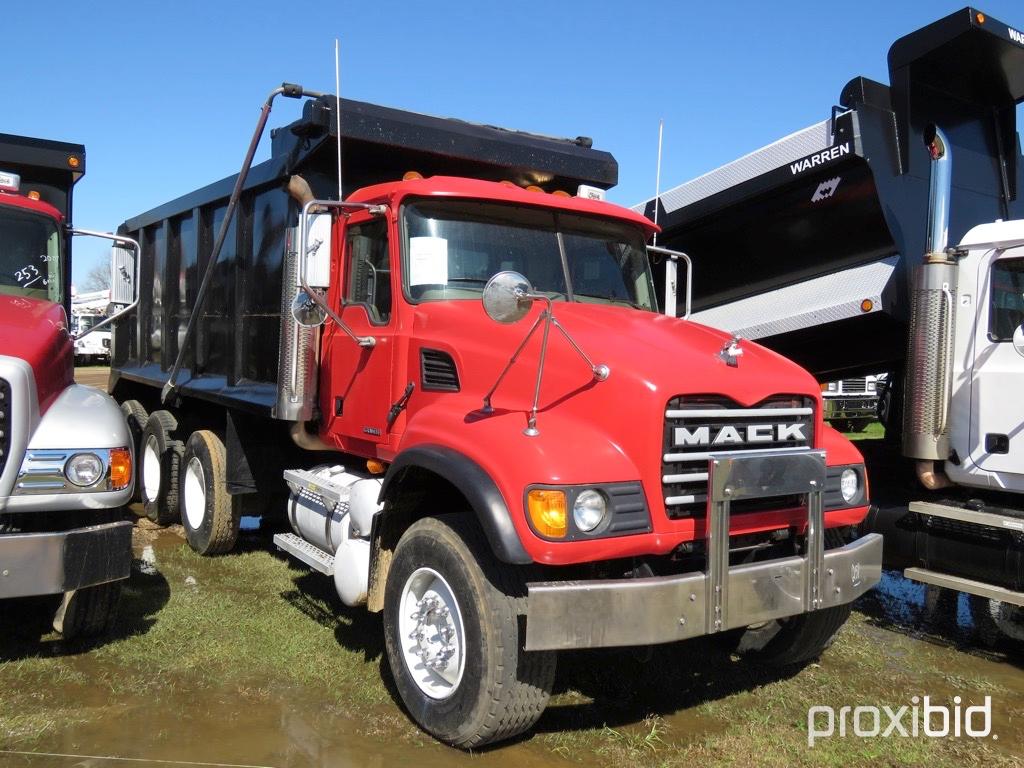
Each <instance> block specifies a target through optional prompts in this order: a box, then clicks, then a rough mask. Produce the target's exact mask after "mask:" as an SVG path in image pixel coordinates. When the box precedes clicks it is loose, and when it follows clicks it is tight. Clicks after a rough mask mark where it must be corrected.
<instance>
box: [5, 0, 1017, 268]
mask: <svg viewBox="0 0 1024 768" xmlns="http://www.w3.org/2000/svg"><path fill="white" fill-rule="evenodd" d="M961 7H963V2H962V0H961V1H960V2H956V1H954V0H930V1H929V2H924V1H923V0H918V1H917V2H909V1H908V2H893V0H888V2H881V1H878V0H860V2H857V3H821V2H808V1H806V0H800V1H798V2H797V1H795V2H788V3H783V2H763V1H762V2H754V1H752V0H734V1H732V2H730V1H729V0H721V1H720V2H718V3H715V4H706V3H697V2H690V1H689V0H677V1H676V2H667V1H666V2H648V1H646V0H634V2H629V3H627V2H589V3H579V2H574V3H559V2H554V1H553V0H547V2H535V1H534V0H517V1H516V2H503V3H489V2H446V1H445V0H432V2H429V3H428V2H421V3H403V2H393V3H370V2H360V3H354V2H349V1H348V0H345V1H344V2H329V3H317V4H312V5H311V4H301V3H283V2H266V1H265V0H247V1H246V2H215V1H214V0H206V2H194V1H193V0H177V1H176V2H173V3H169V2H159V3H157V2H148V1H142V2H139V1H135V2H102V3H83V2H68V1H66V0H57V1H55V2H49V3H7V4H5V8H4V13H3V16H4V21H3V25H2V30H0V47H2V50H3V59H4V89H3V92H4V95H3V97H0V132H5V133H18V134H26V135H30V136H40V137H46V138H54V139H61V140H65V141H75V142H81V143H84V144H85V145H86V151H87V154H88V172H87V174H86V176H85V178H84V179H83V181H82V182H81V183H80V184H79V186H78V188H77V191H76V211H75V216H74V220H75V223H76V224H77V225H79V226H83V227H89V228H93V229H104V230H112V229H114V228H116V227H117V225H118V224H120V223H121V222H122V221H124V220H125V219H126V218H128V217H130V216H133V215H135V214H137V213H141V212H142V211H145V210H148V209H149V208H151V207H153V206H155V205H157V204H159V203H161V202H165V201H167V200H170V199H172V198H173V197H176V196H178V195H180V194H182V193H185V192H187V191H189V190H192V189H194V188H196V187H199V186H202V185H204V184H206V183H208V182H210V181H214V180H216V179H219V178H221V177H223V176H226V175H229V174H231V173H234V172H236V171H237V169H238V166H239V165H240V163H241V160H242V157H243V155H244V153H245V149H246V146H247V142H248V140H249V137H250V135H251V133H252V130H253V127H254V125H255V121H256V118H257V115H258V110H259V106H260V104H261V103H262V101H263V99H264V98H265V96H266V94H267V92H268V91H269V90H270V89H271V88H273V87H274V86H275V85H277V84H279V83H280V82H281V81H282V80H288V81H291V82H298V83H301V84H303V85H305V86H306V87H308V88H313V89H318V90H333V87H334V73H333V66H334V53H333V46H334V38H335V37H339V38H340V39H341V45H342V95H343V96H345V97H348V98H353V99H359V100H363V101H371V102H375V103H379V104H386V105H388V106H394V107H399V108H402V109H409V110H414V111H420V112H426V113H430V114H435V115H444V116H453V117H459V118H463V119H467V120H472V121H478V122H486V123H492V124H497V125H502V126H506V127H510V128H519V129H523V130H530V131H536V132H540V133H547V134H553V135H563V136H577V135H581V134H582V135H587V136H591V137H593V138H594V145H595V146H596V147H599V148H601V149H606V150H609V151H611V152H612V153H613V154H614V155H615V156H616V158H617V159H618V161H619V178H620V182H619V185H618V186H617V187H616V188H615V189H613V190H612V191H611V193H610V195H609V198H610V199H611V200H613V201H615V202H619V203H623V204H626V205H629V204H632V203H635V202H638V201H640V200H642V199H645V198H648V197H651V196H652V195H653V193H654V179H655V164H656V157H657V133H658V120H659V119H664V120H665V148H664V157H663V166H662V188H663V189H665V188H668V187H671V186H674V185H676V184H679V183H681V182H683V181H685V180H687V179H690V178H692V177H693V176H696V175H698V174H700V173H703V172H705V171H708V170H710V169H712V168H714V167H716V166H718V165H720V164H722V163H724V162H727V161H729V160H732V159H734V158H736V157H738V156H740V155H742V154H745V153H747V152H749V151H751V150H752V149H755V148H757V147H759V146H762V145H764V144H767V143H769V142H772V141H774V140H776V139H778V138H781V137H782V136H783V135H785V134H788V133H791V132H792V131H794V130H797V129H799V128H803V127H805V126H807V125H810V124H811V123H813V122H816V121H819V120H822V119H824V118H826V117H827V116H828V114H829V109H830V107H831V105H832V104H833V103H835V101H836V100H837V99H838V96H839V92H840V89H841V88H842V87H843V85H844V84H845V83H846V82H847V81H848V80H849V79H850V78H852V77H854V76H856V75H865V76H867V77H870V78H873V79H876V80H880V81H881V82H888V70H887V67H886V58H885V57H886V52H887V51H888V49H889V45H890V44H891V43H892V42H893V41H894V40H895V39H896V38H897V37H899V36H901V35H903V34H906V33H908V32H910V31H912V30H914V29H917V28H918V27H920V26H923V25H924V24H926V23H928V22H930V21H933V20H935V19H938V18H940V17H942V16H945V15H947V14H948V13H951V12H953V11H955V10H957V9H959V8H961ZM979 7H980V10H983V11H984V12H985V13H987V14H989V15H990V16H993V17H995V18H998V19H1000V20H1001V21H1004V22H1007V23H1009V24H1011V25H1014V26H1016V27H1017V28H1024V4H1021V2H1020V0H990V2H987V3H985V4H983V5H981V6H979ZM298 112H299V106H298V105H297V104H296V103H295V102H291V101H281V100H279V101H278V105H277V106H276V107H275V110H274V113H273V114H272V115H271V119H270V126H275V125H281V124H284V123H286V122H289V121H290V120H292V119H294V118H295V117H296V116H297V114H298ZM269 144H270V142H269V136H266V137H265V140H264V143H263V144H261V147H260V152H259V154H258V155H257V159H258V160H259V159H262V158H265V157H267V155H268V154H269ZM87 245H88V246H89V247H82V246H87ZM76 249H77V250H76V264H75V268H74V275H75V277H76V278H78V279H80V278H81V276H83V275H84V274H85V272H86V271H87V270H88V268H89V267H90V266H92V265H93V264H95V263H96V262H97V261H105V260H106V249H105V247H104V246H99V245H96V246H92V245H91V244H87V243H85V242H83V241H79V242H78V243H77V244H76Z"/></svg>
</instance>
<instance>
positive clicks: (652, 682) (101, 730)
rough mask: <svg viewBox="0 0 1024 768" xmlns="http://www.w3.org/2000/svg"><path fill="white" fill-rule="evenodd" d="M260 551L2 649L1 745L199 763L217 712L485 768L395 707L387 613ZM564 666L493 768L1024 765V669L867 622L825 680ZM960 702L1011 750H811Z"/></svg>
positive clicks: (201, 563) (644, 661) (661, 663)
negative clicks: (847, 714) (836, 713)
mask: <svg viewBox="0 0 1024 768" xmlns="http://www.w3.org/2000/svg"><path fill="white" fill-rule="evenodd" d="M167 538H168V534H164V536H163V538H162V539H161V542H164V541H165V540H166V539H167ZM247 547H248V551H243V552H242V553H240V554H235V555H231V556H226V557H220V558H213V559H203V558H199V557H198V556H196V555H194V554H193V553H192V552H191V551H189V550H188V549H187V547H185V546H184V545H183V544H177V543H175V544H172V545H171V546H166V545H164V544H161V545H158V547H157V563H158V567H159V573H157V574H154V575H148V576H147V575H143V574H141V573H138V572H133V575H132V578H131V580H130V582H129V584H128V587H127V590H126V593H125V598H124V601H123V605H122V614H121V619H120V621H119V624H118V626H117V627H116V630H115V633H114V638H113V639H112V640H110V641H109V642H106V643H104V644H99V645H96V646H95V647H90V646H87V645H75V644H65V643H62V642H61V641H60V640H59V639H58V638H56V637H55V636H53V635H47V636H45V637H44V638H43V639H42V641H41V642H39V641H38V640H37V638H36V637H35V636H34V633H33V632H31V631H29V629H28V623H27V622H26V621H20V620H19V621H18V622H17V623H16V624H17V626H18V629H17V630H16V632H15V635H14V636H13V637H10V636H8V637H7V638H6V639H5V640H3V641H0V749H30V750H45V749H49V748H52V747H53V745H55V744H57V745H65V744H69V743H70V744H73V745H78V746H77V748H78V749H80V750H83V751H84V752H90V750H92V749H95V750H100V749H102V748H104V747H103V744H104V743H105V742H104V739H106V738H107V736H106V734H108V732H109V733H113V731H112V730H109V731H108V729H113V728H121V727H122V725H121V723H120V720H121V719H124V720H126V721H129V722H130V723H131V726H130V727H132V728H138V729H140V731H139V739H140V742H139V743H140V744H142V745H143V746H142V747H140V749H142V748H143V747H145V748H146V749H152V750H156V749H158V748H160V749H165V750H170V752H169V753H170V754H175V755H180V754H182V753H181V752H180V749H182V748H184V747H183V746H182V744H183V742H182V741H181V739H180V738H179V737H178V736H177V729H178V728H179V727H183V726H180V725H179V723H178V722H177V720H178V719H179V718H180V717H181V715H180V714H179V713H180V711H181V709H182V706H183V704H182V703H183V702H189V703H193V705H194V706H195V707H197V708H198V710H200V711H202V712H214V713H217V712H221V711H225V710H230V711H232V712H234V711H238V712H242V713H243V719H241V720H239V721H238V722H235V721H231V723H230V724H229V725H230V727H231V728H233V729H234V730H233V731H231V733H236V734H240V735H239V736H238V738H239V739H245V740H251V739H250V737H249V735H247V733H248V732H247V730H246V729H247V728H249V727H250V725H249V721H248V720H247V719H246V718H245V717H244V713H247V712H248V713H250V717H251V721H252V722H259V723H269V725H267V726H265V728H269V729H270V730H271V731H273V730H274V729H275V728H278V727H280V728H281V729H282V732H281V734H280V736H279V738H280V739H281V740H282V742H288V740H289V739H290V740H292V741H294V739H295V738H297V737H296V736H295V735H294V728H291V730H288V732H287V733H286V732H285V730H286V729H285V728H284V725H283V723H285V721H287V722H288V723H292V722H293V720H294V718H295V717H299V716H302V717H304V718H306V719H307V720H308V721H309V722H310V723H312V724H313V725H312V726H311V727H310V728H311V730H319V731H320V732H321V733H323V734H324V735H323V737H322V738H323V739H325V740H330V739H334V740H336V741H338V742H339V743H344V744H346V745H348V746H347V747H346V748H348V749H351V750H357V751H358V750H359V749H361V748H362V747H360V746H359V745H374V746H373V747H372V748H373V749H375V750H376V749H389V750H391V752H388V753H386V754H387V755H390V756H391V760H392V761H393V760H404V759H405V758H409V759H416V757H415V754H419V753H421V752H423V751H424V750H425V752H423V754H428V753H429V755H432V756H434V758H437V760H441V759H443V760H444V761H445V762H446V763H449V762H454V763H458V762H460V761H465V762H467V763H468V761H469V760H470V759H472V758H470V757H469V756H463V755H461V754H459V753H456V752H454V751H451V750H447V749H446V748H443V747H440V746H439V745H436V744H435V743H433V742H432V741H431V740H429V739H428V738H426V737H424V736H423V735H422V734H421V733H420V732H419V731H418V730H417V729H416V728H415V727H414V726H412V725H411V724H410V721H409V720H408V718H407V716H406V715H405V714H404V713H403V712H402V710H401V708H400V707H399V706H398V704H396V703H395V699H394V695H393V693H392V691H391V689H390V687H389V686H390V681H389V675H388V673H387V671H386V664H384V663H382V656H383V642H382V638H381V627H380V620H379V618H378V617H377V616H373V615H370V614H368V613H366V612H365V611H362V610H348V609H344V608H341V607H340V606H339V603H338V601H337V598H336V597H335V596H334V595H333V585H332V583H331V581H330V579H325V578H323V577H321V576H319V575H318V574H311V573H309V572H307V571H305V570H304V569H301V568H297V567H295V566H292V565H290V564H289V563H288V562H287V561H285V560H283V559H281V558H280V557H278V556H275V555H273V554H271V553H270V552H269V551H267V550H268V549H269V547H268V542H267V541H266V540H265V539H257V540H255V542H253V541H251V540H250V541H249V542H248V543H247ZM2 618H5V619H7V620H10V619H11V614H10V612H9V611H8V613H7V614H6V615H5V616H4V617H2ZM7 626H13V624H11V623H10V621H8V623H7ZM559 664H560V667H559V676H558V680H557V682H556V690H555V692H554V696H553V698H552V702H551V706H550V707H549V709H548V711H547V713H545V715H544V716H543V717H542V719H541V720H540V722H539V723H538V725H537V728H536V729H535V732H534V733H533V734H532V735H531V736H529V737H527V738H526V739H524V740H522V741H520V742H519V743H516V744H513V745H510V746H505V747H501V748H499V749H497V750H494V751H491V752H490V753H489V755H488V757H487V759H488V760H490V761H492V762H494V763H498V764H500V763H507V764H508V765H510V766H512V765H520V764H534V763H537V762H540V763H544V764H550V763H556V764H557V763H562V764H580V765H588V766H591V765H593V766H608V767H609V768H611V767H612V766H615V767H618V766H624V765H629V766H638V767H640V768H647V767H648V766H649V767H651V768H654V767H655V766H666V767H669V768H674V767H676V766H678V767H679V768H682V766H688V765H735V766H744V767H745V766H751V765H768V766H803V765H807V766H810V765H835V766H857V765H865V766H867V765H872V766H874V765H928V766H929V768H943V767H944V766H949V767H950V768H963V766H970V765H986V766H999V765H1012V764H1014V759H1013V757H1012V753H1010V752H1007V751H1006V750H1007V749H1012V741H1009V737H1010V736H1012V735H1013V731H1012V730H1011V731H1009V732H1006V731H1005V729H1006V728H1008V727H1010V726H1008V725H1007V721H1006V718H1005V715H1007V714H1008V713H1007V712H1004V711H1002V710H998V707H1000V706H1001V707H1004V708H1005V707H1007V706H1010V707H1011V708H1012V706H1013V705H1014V702H1015V706H1016V708H1018V709H1019V708H1020V707H1021V701H1020V700H1019V695H1020V690H1021V686H1020V684H1019V681H1018V682H1017V683H1015V684H1014V685H1013V686H1010V687H1006V686H1005V685H1003V684H1002V683H1001V682H1000V677H999V676H1000V675H1005V674H1019V670H1012V671H1011V672H1009V673H1008V672H1007V669H1006V667H1005V665H1000V664H997V663H994V662H987V661H979V660H978V659H976V658H975V657H972V656H962V655H961V654H959V653H958V652H957V651H955V650H954V649H950V648H947V647H943V646H941V645H934V644H928V643H924V642H921V641H920V640H917V639H914V638H912V637H909V636H907V635H906V634H903V633H901V632H897V631H892V630H891V629H889V628H888V627H886V626H885V625H884V623H881V624H880V623H879V621H878V620H877V619H875V618H870V617H869V616H867V615H865V614H861V613H855V614H854V617H853V619H852V620H851V621H850V622H849V623H848V624H847V626H846V628H845V629H844V630H843V632H842V633H841V635H840V637H839V639H838V640H837V642H836V643H835V645H834V646H833V647H832V648H831V649H830V650H829V651H828V652H827V653H826V654H825V656H824V657H823V658H822V660H821V662H820V663H819V664H813V665H810V666H809V667H808V668H806V669H804V670H802V671H799V672H796V673H786V674H780V673H777V672H772V671H770V670H767V669H762V668H759V667H758V666H757V665H755V664H751V663H747V662H742V661H740V660H738V659H736V658H735V657H732V656H730V655H728V653H726V652H724V651H722V650H721V648H720V647H718V646H717V645H716V643H715V642H714V641H713V640H710V639H702V640H700V641H695V642H690V643H685V644H677V645H672V646H663V647H659V648H656V649H653V650H652V651H650V652H648V653H646V654H645V653H643V652H636V651H628V650H623V651H619V650H615V651H588V652H575V653H567V654H563V655H562V657H561V658H560V660H559ZM1013 691H1016V692H1017V693H1016V694H1013ZM954 692H956V693H959V694H960V695H963V696H964V697H965V698H967V699H968V700H977V699H979V698H980V696H982V695H984V694H985V693H988V694H990V695H993V696H994V697H995V698H996V701H997V702H1000V703H998V704H997V713H998V712H1002V714H1000V715H999V718H1000V719H999V720H998V726H999V727H1000V728H1003V729H1004V733H1005V735H1006V737H1007V742H1006V743H1005V749H994V748H993V745H991V744H988V743H980V742H975V741H971V740H964V739H960V740H957V739H945V740H936V741H930V740H924V739H874V740H865V739H858V738H846V739H839V738H835V739H831V740H827V741H823V742H821V743H820V744H819V745H818V746H816V747H815V748H814V749H813V750H811V749H808V747H807V735H806V714H807V708H808V706H810V705H812V704H835V705H837V706H838V705H839V704H841V703H849V704H890V705H897V704H902V703H905V702H906V701H908V700H909V698H910V696H911V695H915V694H919V693H931V694H932V695H934V696H942V695H946V694H948V695H950V696H952V695H953V693H954ZM1013 695H1017V696H1018V699H1017V700H1014V699H1013V698H1012V697H1013ZM1007 702H1010V703H1009V704H1007ZM133 707H134V708H133ZM140 708H141V709H140ZM140 711H141V712H144V713H145V714H144V715H140V714H139V712H140ZM267 712H270V713H271V714H270V715H268V716H265V715H266V713H267ZM280 712H287V713H289V714H288V716H287V718H286V717H285V716H284V715H281V714H279V713H280ZM197 718H198V716H197ZM189 723H191V721H189ZM189 723H186V725H188V726H189V727H191V728H198V727H200V725H196V724H189ZM278 723H282V725H280V726H279V725H278ZM151 727H152V728H157V730H156V732H154V733H149V729H150V728H151ZM1018 727H1019V726H1018ZM259 730H260V729H259V728H256V730H255V731H254V732H253V734H252V737H253V738H255V737H256V736H257V735H258V734H257V731H259ZM271 735H272V736H273V734H271ZM262 737H265V738H270V737H269V736H265V735H264V736H261V738H262ZM111 738H113V737H111ZM274 738H278V737H277V736H274ZM303 738H306V737H303ZM112 743H117V742H112ZM194 743H200V744H201V743H203V742H202V740H201V739H198V740H194ZM332 743H333V742H332ZM242 744H243V746H244V745H245V741H243V742H242ZM1000 746H1003V745H1000ZM254 748H255V747H254ZM367 748H370V747H367ZM68 749H70V747H68ZM110 749H114V747H110ZM175 749H178V750H179V751H178V752H174V751H173V750H175ZM55 751H62V750H55ZM91 753H93V754H96V753H97V752H91ZM106 753H107V754H109V752H106ZM410 753H413V754H412V755H410ZM160 754H168V753H160ZM202 754H203V755H205V754H207V753H202ZM236 754H237V753H236ZM318 754H319V753H318ZM434 758H431V760H433V759H434ZM195 759H204V758H203V757H201V756H200V757H196V758H195ZM268 759H269V758H268ZM0 762H2V761H0ZM238 762H245V761H244V760H238ZM387 762H388V761H387V760H385V763H387ZM428 762H429V761H428ZM266 764H271V765H283V764H284V763H283V762H280V761H278V762H267V763H266ZM287 764H288V765H293V764H294V765H301V764H304V763H303V762H301V761H298V762H288V763H287Z"/></svg>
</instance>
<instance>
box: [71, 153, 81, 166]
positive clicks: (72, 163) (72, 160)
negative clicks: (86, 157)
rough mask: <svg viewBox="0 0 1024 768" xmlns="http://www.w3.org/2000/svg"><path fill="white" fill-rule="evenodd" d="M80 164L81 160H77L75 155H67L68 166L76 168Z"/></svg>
mask: <svg viewBox="0 0 1024 768" xmlns="http://www.w3.org/2000/svg"><path fill="white" fill-rule="evenodd" d="M81 164H82V161H81V160H79V159H78V158H77V157H75V156H74V155H68V168H77V167H78V166H80V165H81Z"/></svg>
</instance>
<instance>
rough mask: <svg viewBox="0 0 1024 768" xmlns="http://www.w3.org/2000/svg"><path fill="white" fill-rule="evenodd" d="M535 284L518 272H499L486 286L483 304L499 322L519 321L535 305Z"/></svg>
mask: <svg viewBox="0 0 1024 768" xmlns="http://www.w3.org/2000/svg"><path fill="white" fill-rule="evenodd" d="M532 293H533V286H532V285H530V281H529V280H527V279H526V277H524V276H523V275H521V274H519V273H518V272H498V273H497V274H496V275H494V276H493V277H492V278H491V279H490V280H488V281H487V285H485V286H484V294H483V305H484V312H486V313H487V316H488V317H489V318H491V319H492V320H494V321H495V322H497V323H503V324H506V325H507V324H511V323H518V322H519V321H520V320H522V319H523V318H524V317H525V316H526V314H527V313H528V312H529V311H530V307H532V306H533V297H532V296H531V294H532Z"/></svg>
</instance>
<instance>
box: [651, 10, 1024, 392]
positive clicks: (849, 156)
mask: <svg viewBox="0 0 1024 768" xmlns="http://www.w3.org/2000/svg"><path fill="white" fill-rule="evenodd" d="M889 77H890V85H888V86H886V85H882V84H881V83H877V82H874V81H872V80H868V79H866V78H862V77H858V78H855V79H853V80H851V81H850V82H849V83H848V84H847V85H846V87H845V88H843V90H842V92H841V95H840V97H839V100H840V105H841V106H839V107H835V108H833V110H832V114H831V116H830V117H829V118H828V119H826V120H824V121H823V122H821V123H819V124H816V125H813V126H811V127H810V128H807V129H804V130H802V131H799V132H797V133H794V134H792V135H790V136H788V137H786V138H784V139H781V140H780V141H778V142H776V143H775V144H772V145H770V146H768V147H765V148H763V149H761V150H759V151H757V152H754V153H752V154H750V155H747V156H745V157H743V158H740V159H739V160H736V161H734V162H732V163H730V164H728V165H726V166H723V167H722V168H719V169H717V170H715V171H712V172H711V173H709V174H706V175H705V176H702V177H700V178H698V179H694V180H693V181H691V182H688V183H687V184H683V185H681V186H679V187H676V188H674V189H671V190H669V191H667V192H665V193H664V194H663V195H661V197H660V198H659V211H658V222H659V224H661V225H662V226H663V227H664V235H662V236H661V237H660V238H659V244H660V245H664V246H666V247H668V248H674V249H679V250H683V251H686V252H687V253H689V254H690V256H691V257H692V258H693V259H694V284H693V291H694V309H695V310H696V314H695V319H697V320H698V321H700V322H706V323H708V324H709V325H716V326H719V327H723V328H726V329H728V330H733V331H736V332H739V333H741V334H742V335H744V336H747V337H750V338H757V339H758V340H759V341H761V342H762V343H765V344H767V345H768V346H770V347H773V348H774V349H776V350H778V351H780V352H781V353H783V354H784V355H786V356H788V357H791V358H793V359H794V360H796V361H797V362H799V363H801V364H802V365H804V366H805V367H807V368H808V369H810V370H811V371H812V372H814V373H816V374H817V375H818V376H819V377H820V378H822V379H831V378H840V377H841V376H842V375H856V374H858V373H872V372H876V371H880V370H887V369H892V368H894V367H898V365H899V362H900V360H901V359H902V358H903V357H904V355H905V351H906V333H905V331H906V323H907V321H908V310H909V293H908V278H909V276H910V273H911V271H912V269H913V267H914V266H916V265H917V264H918V263H920V261H921V257H922V256H923V254H924V249H925V229H926V221H927V205H928V175H929V159H928V154H927V152H926V150H925V149H924V142H923V138H922V134H923V132H924V130H925V128H926V127H927V126H928V125H929V124H930V123H934V124H936V125H938V126H939V127H940V128H941V129H942V130H943V131H945V133H946V135H947V136H948V138H949V140H950V143H951V145H952V159H953V196H952V201H951V207H952V213H951V219H950V228H949V243H950V245H955V244H956V243H957V242H958V241H959V240H960V238H961V237H962V236H963V235H964V234H965V233H966V232H967V231H968V230H969V229H970V228H971V227H973V226H974V225H976V224H979V223H983V222H987V221H993V220H995V219H997V218H1003V219H1009V218H1021V217H1024V204H1022V202H1021V200H1020V197H1019V193H1020V191H1021V189H1022V181H1024V179H1022V173H1024V168H1022V163H1021V156H1020V147H1019V143H1018V139H1017V129H1016V104H1017V103H1019V102H1020V101H1021V100H1022V99H1024V36H1021V34H1020V33H1019V32H1018V31H1017V30H1014V29H1012V28H1010V27H1008V26H1007V25H1006V24H1003V23H1002V22H1000V21H998V20H996V19H993V18H991V17H987V16H986V15H985V14H983V13H982V12H979V11H977V10H976V9H974V8H965V9H963V10H961V11H958V12H957V13H954V14H952V15H950V16H948V17H946V18H944V19H941V20H939V21H937V22H935V23H933V24H930V25H928V26H927V27H924V28H922V29H920V30H918V31H916V32H914V33H912V34H910V35H907V36H906V37H903V38H901V39H900V40H897V41H896V42H895V43H894V44H893V46H892V47H891V48H890V50H889ZM654 204H655V203H654V201H653V200H651V201H648V202H647V203H645V204H642V205H641V206H638V210H643V211H644V212H645V213H646V214H647V215H648V216H649V217H651V218H654ZM659 283H660V281H659ZM659 283H656V284H659ZM864 299H870V300H871V309H870V310H869V311H864V309H863V308H862V306H861V304H862V302H863V300H864Z"/></svg>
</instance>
